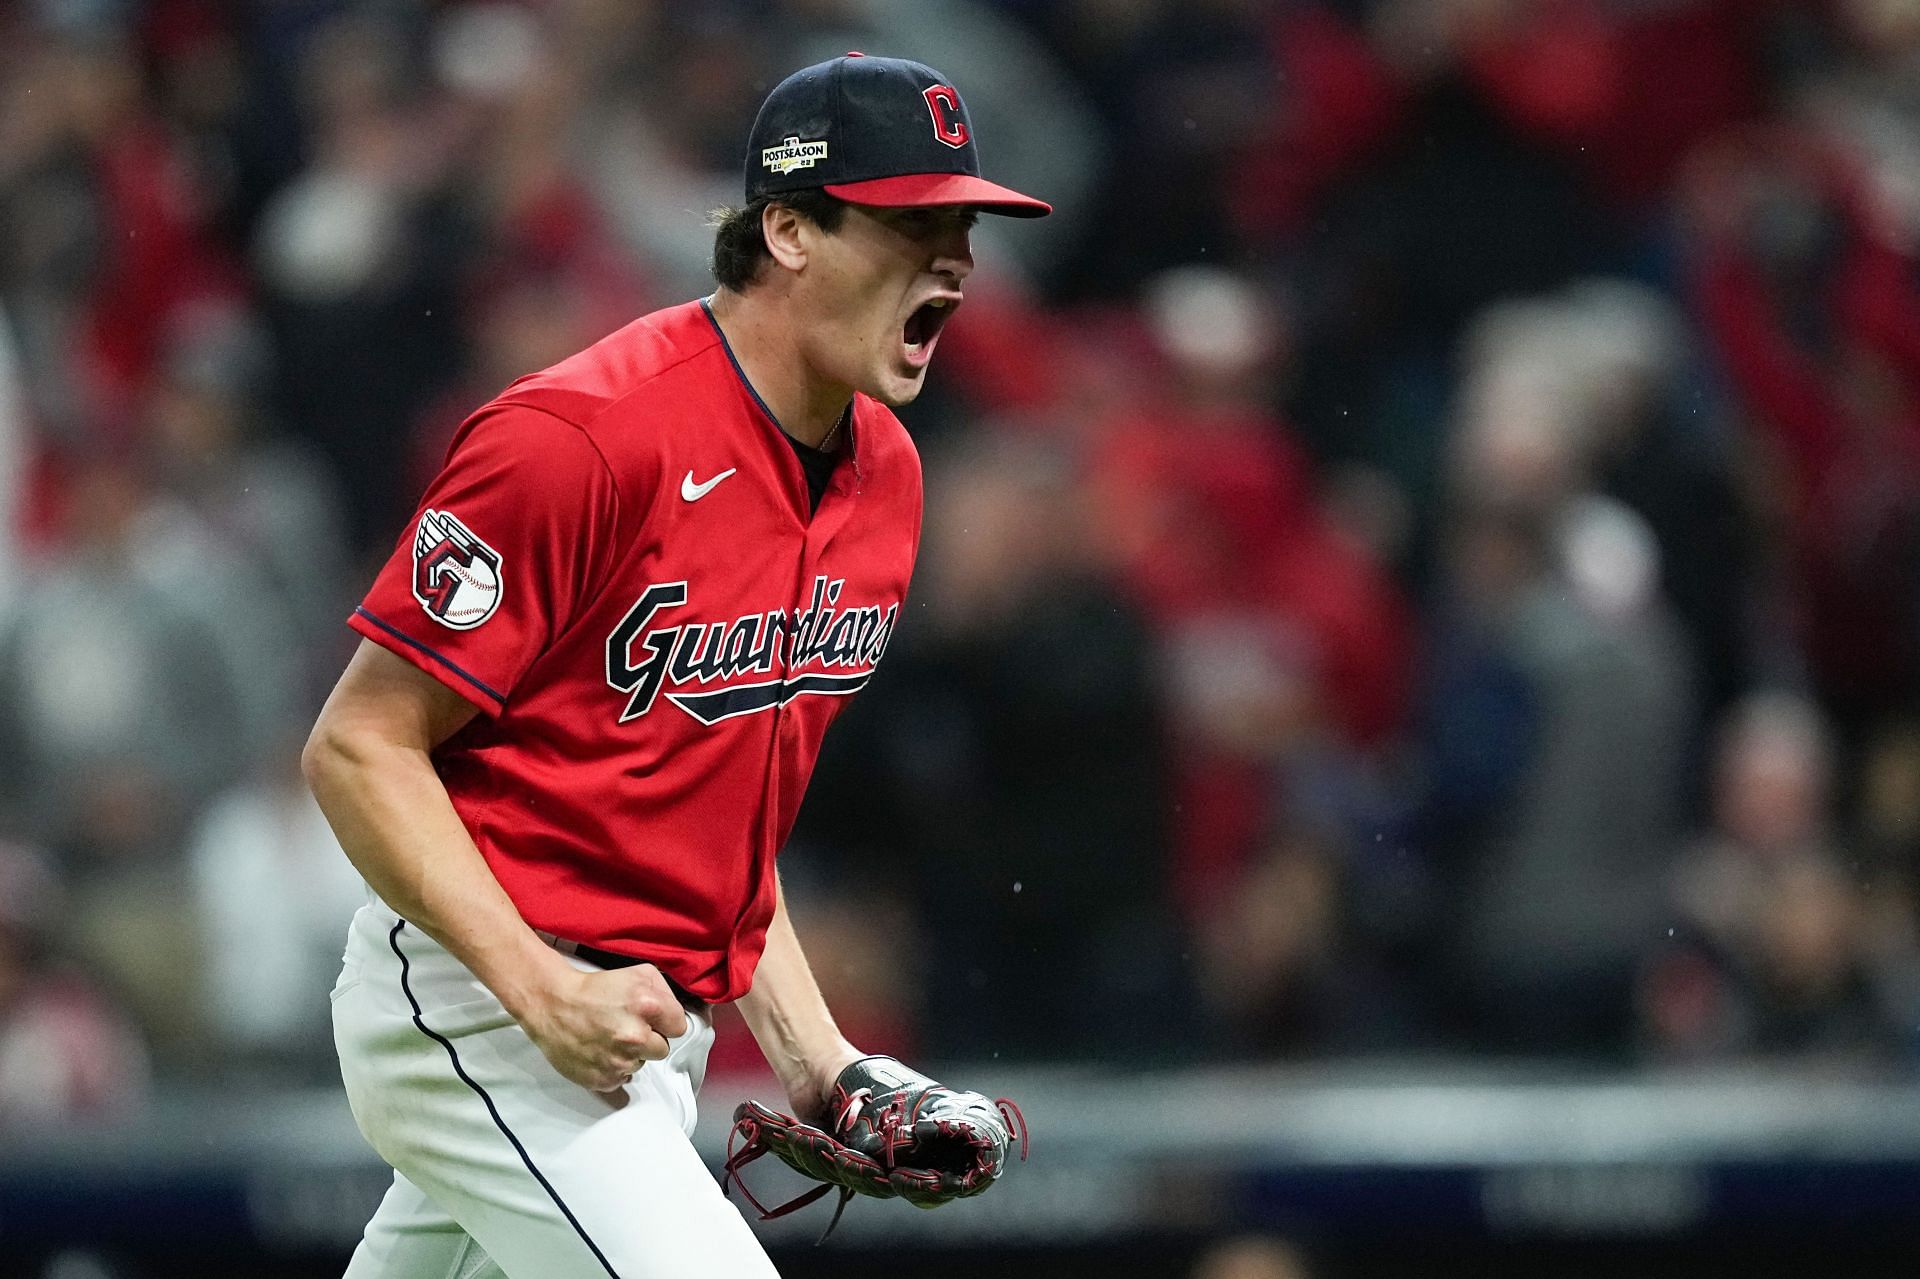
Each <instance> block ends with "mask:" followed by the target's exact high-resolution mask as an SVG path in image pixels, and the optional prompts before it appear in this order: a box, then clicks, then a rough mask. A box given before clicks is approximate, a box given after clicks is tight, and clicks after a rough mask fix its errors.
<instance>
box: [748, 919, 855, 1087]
mask: <svg viewBox="0 0 1920 1279" xmlns="http://www.w3.org/2000/svg"><path fill="white" fill-rule="evenodd" d="M777 891H778V897H777V898H776V903H775V906H774V912H773V922H772V923H771V924H769V925H768V926H767V948H766V952H765V953H764V954H763V955H761V957H760V966H759V967H758V968H757V969H756V970H755V972H754V977H753V989H752V990H750V991H748V992H747V993H746V994H745V995H742V996H741V997H740V1001H739V1006H740V1013H741V1015H742V1016H743V1017H745V1018H746V1021H747V1026H748V1028H749V1029H751V1030H752V1031H753V1037H754V1039H755V1040H756V1041H758V1042H759V1044H760V1051H761V1052H762V1053H763V1054H765V1056H766V1059H767V1064H768V1065H769V1066H771V1067H773V1073H774V1074H775V1075H777V1076H778V1077H779V1079H780V1083H781V1085H782V1086H784V1087H785V1088H786V1090H787V1096H788V1097H790V1098H791V1099H792V1100H793V1104H794V1107H795V1108H796V1110H799V1111H801V1112H803V1113H817V1109H818V1108H819V1107H820V1106H823V1105H824V1104H825V1102H826V1098H827V1094H828V1093H829V1092H830V1091H831V1090H832V1088H833V1081H834V1080H835V1079H836V1078H838V1077H839V1074H840V1072H841V1071H842V1070H843V1069H845V1068H846V1066H847V1064H848V1063H850V1062H853V1061H856V1060H858V1059H859V1058H860V1057H861V1056H862V1055H863V1054H862V1053H861V1052H860V1050H859V1049H857V1048H855V1047H854V1046H853V1045H852V1044H850V1043H848V1042H847V1040H846V1037H845V1036H843V1035H842V1034H841V1033H840V1028H839V1027H838V1026H837V1025H835V1024H834V1021H833V1014H832V1013H831V1012H830V1011H829V1010H828V1009H827V1002H826V1000H825V999H823V998H821V995H820V987H819V985H818V984H817V983H816V982H815V981H814V979H813V969H812V968H811V967H810V966H809V965H808V963H807V957H806V953H805V952H804V951H802V950H801V949H800V938H799V936H798V934H796V933H795V932H794V930H793V921H792V919H790V918H789V917H788V915H787V898H786V893H785V891H784V890H777Z"/></svg>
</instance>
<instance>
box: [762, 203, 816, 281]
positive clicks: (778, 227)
mask: <svg viewBox="0 0 1920 1279" xmlns="http://www.w3.org/2000/svg"><path fill="white" fill-rule="evenodd" d="M805 224H806V219H805V218H803V217H801V216H800V215H799V214H798V213H795V212H794V211H793V210H792V209H789V208H788V207H787V206H786V205H784V204H780V203H777V202H776V203H773V204H769V205H768V206H767V207H766V208H765V209H763V210H761V213H760V234H761V235H762V236H763V237H765V239H766V242H767V253H768V254H769V255H771V256H772V258H773V260H774V261H775V262H776V263H778V264H779V265H781V266H783V267H785V268H786V269H787V270H789V271H798V270H800V269H801V268H802V267H804V266H806V264H807V239H806V235H805V234H804V225H805Z"/></svg>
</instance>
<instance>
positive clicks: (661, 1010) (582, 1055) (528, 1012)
mask: <svg viewBox="0 0 1920 1279" xmlns="http://www.w3.org/2000/svg"><path fill="white" fill-rule="evenodd" d="M520 1024H521V1026H522V1027H523V1028H524V1029H525V1030H526V1032H527V1037H528V1038H530V1039H532V1040H533V1042H534V1043H536V1044H538V1045H539V1047H540V1051H541V1052H542V1053H544V1054H545V1055H546V1058H547V1060H548V1061H550V1062H552V1063H553V1068H554V1069H555V1070H557V1071H559V1072H560V1073H561V1074H562V1075H565V1076H566V1077H567V1078H568V1079H571V1080H572V1081H573V1082H574V1083H576V1084H579V1085H580V1086H581V1087H583V1088H591V1089H592V1090H593V1091H595V1092H612V1091H614V1090H616V1089H618V1088H620V1087H622V1086H624V1085H625V1084H626V1083H627V1082H628V1081H629V1080H631V1079H632V1078H633V1074H634V1072H635V1071H637V1070H639V1069H640V1067H642V1066H644V1065H646V1064H647V1063H648V1062H650V1061H659V1060H660V1059H661V1058H663V1057H665V1056H666V1055H667V1051H668V1049H669V1047H670V1045H669V1044H668V1043H667V1041H668V1040H669V1039H673V1038H677V1037H678V1036H680V1035H684V1034H686V1032H687V1013H686V1009H684V1008H682V1007H681V1006H680V1001H679V1000H678V999H676V998H674V994H673V991H672V990H671V989H670V988H669V987H668V986H667V981H666V978H664V977H662V976H661V975H660V970H659V969H657V968H655V967H654V966H653V965H652V964H636V965H635V966H634V967H632V968H616V969H612V970H609V971H606V972H580V971H578V970H577V969H573V968H568V969H565V970H564V971H562V972H560V973H558V974H556V976H555V978H554V980H553V982H552V984H551V985H549V986H548V987H546V989H545V990H544V991H543V993H542V997H541V998H539V999H537V1000H535V1001H534V1002H533V1004H532V1005H531V1006H529V1007H528V1008H526V1009H524V1010H523V1011H522V1013H521V1015H520Z"/></svg>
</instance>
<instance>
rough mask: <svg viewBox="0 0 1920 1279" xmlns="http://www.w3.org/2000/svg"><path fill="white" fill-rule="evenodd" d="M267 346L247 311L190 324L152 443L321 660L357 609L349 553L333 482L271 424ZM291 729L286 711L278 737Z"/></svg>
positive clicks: (172, 360) (165, 363)
mask: <svg viewBox="0 0 1920 1279" xmlns="http://www.w3.org/2000/svg"><path fill="white" fill-rule="evenodd" d="M265 343H266V335H265V333H263V332H262V331H261V330H260V328H259V327H258V325H257V324H255V323H254V321H253V320H252V318H251V317H250V316H249V315H247V314H246V313H245V312H244V311H240V310H238V309H231V308H226V309H218V310H201V311H194V312H188V313H185V314H183V315H182V316H181V317H180V321H179V323H178V325H177V331H176V333H175V334H174V336H173V338H172V340H171V341H170V343H169V344H168V347H167V350H166V354H165V356H164V358H163V360H162V362H161V366H160V370H159V373H158V376H157V377H156V378H155V379H154V387H153V391H152V394H151V396H150V398H149V402H148V406H147V414H146V423H145V427H146V433H147V441H148V444H149V447H150V449H151V452H152V469H153V473H154V475H155V477H156V478H157V479H158V480H159V481H160V483H161V485H162V486H163V487H164V489H165V491H166V492H167V493H169V494H170V495H172V496H173V497H175V498H178V499H179V500H180V501H181V502H182V503H183V504H184V505H186V506H187V507H188V508H190V509H191V510H192V511H193V513H194V515H195V517H196V518H198V519H199V520H202V521H204V522H205V523H206V524H207V526H208V530H209V532H211V533H212V534H214V535H216V536H218V537H219V538H220V539H221V540H222V541H223V542H224V543H225V544H226V545H227V546H229V547H231V548H232V549H234V550H236V551H238V552H240V553H241V554H242V555H243V556H244V557H245V558H246V559H247V560H248V561H249V562H250V567H251V569H252V571H253V573H254V575H255V576H257V578H258V579H259V583H260V585H261V587H262V588H264V589H265V591H266V592H267V594H268V598H269V600H270V601H271V607H273V608H275V609H277V610H278V611H279V612H281V613H283V614H284V615H285V617H286V620H287V622H288V624H289V625H290V626H291V627H292V628H293V630H294V632H295V633H296V634H298V635H299V636H300V637H302V648H303V650H304V651H311V648H312V646H313V640H314V639H315V638H317V637H319V636H324V635H326V634H328V633H329V631H330V630H331V628H332V627H333V626H334V625H336V624H337V623H338V621H339V619H340V617H341V616H342V615H343V614H344V613H345V612H346V610H347V608H348V607H349V600H350V595H349V592H348V589H347V586H346V557H347V551H346V546H345V543H344V538H343V534H342V530H341V529H340V526H339V525H340V520H339V510H338V502H337V500H336V499H335V496H334V492H333V487H332V484H331V482H330V478H329V477H328V476H327V474H326V473H325V472H324V470H323V468H322V467H321V466H320V465H319V463H318V462H317V460H316V459H315V458H314V456H313V455H312V453H311V452H310V451H309V450H307V449H305V448H303V447H302V446H300V445H299V444H298V443H296V442H294V441H292V440H287V439H284V438H280V437H277V436H276V434H275V433H274V432H273V430H272V427H271V424H270V423H269V422H267V421H266V420H265V417H264V413H263V410H262V407H261V403H260V399H259V396H260V394H261V392H262V391H263V390H264V389H265V386H266V382H267V379H268V375H269V373H270V368H269V363H270V356H271V352H270V351H269V350H268V349H267V348H266V345H265ZM285 657H286V659H287V660H288V667H287V668H286V669H284V670H283V672H282V674H281V676H280V678H281V679H282V680H284V681H286V682H288V683H289V684H290V685H291V686H292V687H293V688H294V689H296V690H297V691H298V692H299V693H302V694H304V693H306V692H307V691H308V689H309V688H310V687H311V680H312V678H313V675H314V674H316V673H315V672H309V671H308V670H306V669H303V666H302V664H300V663H299V662H297V661H295V660H292V659H294V657H295V654H292V653H289V654H286V655H285ZM281 723H282V717H281V715H280V713H279V712H278V710H277V709H276V711H275V712H274V713H273V714H272V715H271V716H270V717H269V727H270V728H272V729H274V730H277V729H278V728H279V726H280V724H281Z"/></svg>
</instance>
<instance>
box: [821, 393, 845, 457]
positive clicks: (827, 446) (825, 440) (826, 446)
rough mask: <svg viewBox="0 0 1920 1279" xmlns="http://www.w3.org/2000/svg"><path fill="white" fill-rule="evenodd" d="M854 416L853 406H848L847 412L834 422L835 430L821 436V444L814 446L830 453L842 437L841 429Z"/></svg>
mask: <svg viewBox="0 0 1920 1279" xmlns="http://www.w3.org/2000/svg"><path fill="white" fill-rule="evenodd" d="M852 416H853V406H852V405H851V404H849V405H848V406H847V409H846V412H844V413H842V414H841V415H840V416H839V417H837V418H835V419H834V420H833V429H832V430H830V431H828V432H827V433H826V434H825V435H823V436H821V437H820V442H819V443H818V444H816V445H814V447H815V448H817V449H819V450H820V451H821V452H822V453H826V452H830V451H831V448H832V445H833V442H834V440H835V439H837V438H838V437H839V435H840V428H841V427H842V426H845V425H846V422H847V419H848V418H850V417H852Z"/></svg>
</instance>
